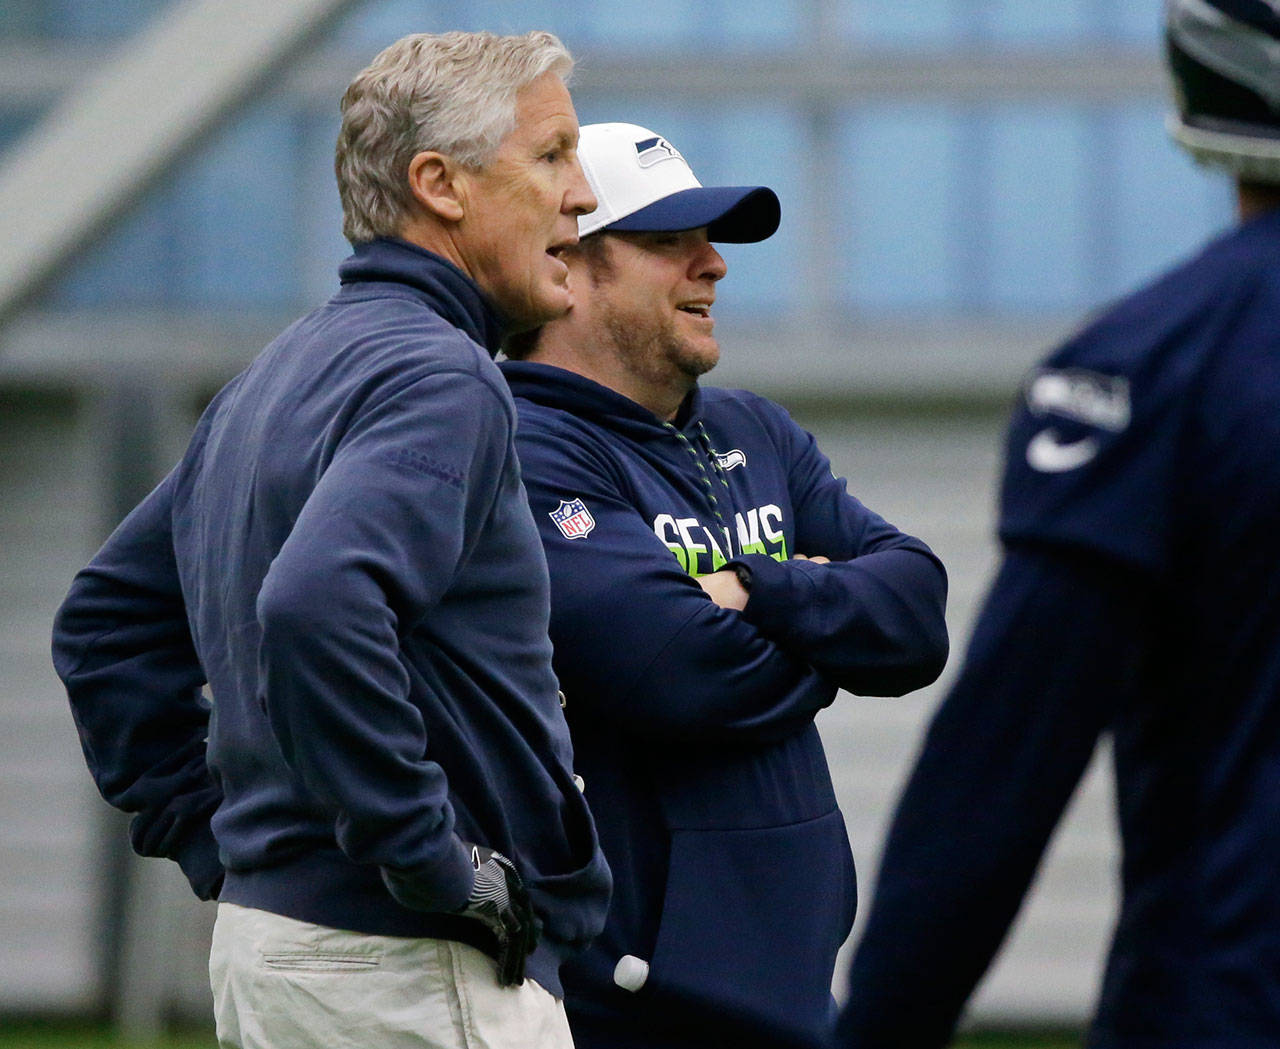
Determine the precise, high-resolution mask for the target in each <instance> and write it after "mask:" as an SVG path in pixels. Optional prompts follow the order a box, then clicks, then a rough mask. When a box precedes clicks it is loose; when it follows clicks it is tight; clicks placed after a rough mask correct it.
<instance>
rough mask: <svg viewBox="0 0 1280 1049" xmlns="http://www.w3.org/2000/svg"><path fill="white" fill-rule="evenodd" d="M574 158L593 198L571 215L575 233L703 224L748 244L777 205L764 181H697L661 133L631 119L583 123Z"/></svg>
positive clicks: (767, 226)
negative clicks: (587, 210)
mask: <svg viewBox="0 0 1280 1049" xmlns="http://www.w3.org/2000/svg"><path fill="white" fill-rule="evenodd" d="M578 159H579V160H580V161H581V162H582V170H583V171H584V172H585V173H586V176H587V181H588V182H589V183H590V184H591V189H592V191H593V192H594V193H595V195H596V200H597V201H599V206H598V207H597V208H596V210H595V211H593V212H592V213H591V214H590V215H582V216H579V218H578V236H580V237H585V236H586V235H587V234H588V233H595V232H597V231H599V230H622V231H626V232H634V233H640V232H654V233H676V232H679V231H681V230H686V229H700V228H701V227H703V226H706V227H707V237H708V238H709V239H710V240H713V241H720V242H722V243H730V244H750V243H754V242H755V241H759V240H764V239H765V238H766V237H771V236H772V235H773V233H774V231H775V230H776V229H777V228H778V223H779V221H780V220H781V217H782V207H781V205H780V204H779V203H778V196H777V194H776V193H774V192H773V190H771V189H768V188H767V187H765V186H703V185H702V183H701V182H699V181H698V180H697V178H696V177H695V176H694V174H693V170H692V169H691V168H690V167H689V164H688V162H687V161H686V160H685V159H684V157H682V156H681V155H680V151H679V150H677V149H676V148H675V146H673V145H672V144H671V143H670V142H668V141H667V140H666V139H665V138H663V137H662V136H661V135H659V134H657V133H656V132H653V131H650V130H649V129H648V128H643V127H640V126H639V125H638V124H587V125H585V126H584V127H583V128H582V130H581V137H580V138H579V139H578Z"/></svg>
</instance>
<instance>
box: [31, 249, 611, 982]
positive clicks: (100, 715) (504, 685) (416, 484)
mask: <svg viewBox="0 0 1280 1049" xmlns="http://www.w3.org/2000/svg"><path fill="white" fill-rule="evenodd" d="M340 274H341V278H342V288H341V290H340V291H339V292H338V294H337V295H335V296H334V298H333V299H331V300H330V301H329V302H328V303H327V304H325V305H324V306H322V307H320V308H319V309H317V310H315V311H314V312H312V313H310V314H309V315H307V316H306V317H304V318H302V319H301V320H299V321H298V322H296V323H295V324H294V325H293V326H291V327H290V328H289V329H288V330H286V331H285V332H284V333H283V334H282V335H281V336H280V337H279V338H277V339H276V340H275V341H274V342H273V343H272V344H271V345H270V346H268V347H267V348H266V349H265V350H264V351H263V352H262V354H261V355H260V356H259V357H258V358H257V359H256V360H255V361H254V362H253V364H251V365H250V366H249V368H248V369H246V370H245V371H244V372H243V373H241V374H240V375H239V376H238V377H237V378H236V379H234V380H232V382H231V383H229V384H228V385H227V386H226V387H225V388H224V389H223V390H222V392H221V393H219V394H218V396H217V397H216V398H215V399H214V401H213V403H212V404H211V405H210V406H209V408H208V410H207V411H206V412H205V413H204V415H203V417H202V418H201V420H200V423H199V425H198V427H197V429H196V432H195V435H194V437H193V438H192V440H191V444H190V446H189V448H188V450H187V453H186V455H185V456H184V457H183V459H182V461H181V462H180V463H179V464H178V466H177V467H176V468H175V469H174V470H173V471H172V472H171V473H170V474H169V476H168V477H166V478H165V480H164V481H163V482H162V483H161V484H160V486H159V487H158V488H157V489H156V490H155V491H154V492H153V493H152V494H151V495H150V496H149V497H148V498H147V499H146V500H145V501H144V502H143V503H142V504H141V505H140V506H139V507H138V508H137V509H136V510H134V512H133V513H132V514H130V516H129V517H128V518H127V519H126V520H125V521H124V523H123V524H122V525H121V526H120V527H119V528H118V529H117V530H116V532H115V533H114V534H113V535H112V536H111V538H110V539H109V540H108V541H107V543H106V545H105V546H104V547H103V548H102V550H101V551H100V552H99V553H98V555H97V556H96V557H95V558H94V559H93V561H92V563H91V564H90V565H89V566H88V568H86V569H85V570H84V571H82V572H81V573H80V574H79V575H78V576H77V577H76V580H75V583H74V584H73V586H72V588H71V592H70V594H69V596H68V597H67V599H66V602H65V603H64V605H63V607H62V609H61V611H60V612H59V615H58V619H57V623H56V626H55V633H54V657H55V663H56V666H57V669H58V672H59V674H60V675H61V676H62V678H63V680H64V681H65V683H66V686H67V691H68V694H69V696H70V698H71V704H72V709H73V712H74V714H75V718H76V724H77V726H78V728H79V730H80V735H81V740H82V742H83V745H84V751H85V756H86V758H87V759H88V762H89V767H90V769H91V771H92V772H93V775H94V778H95V780H96V781H97V783H98V786H99V788H100V789H101V790H102V793H103V794H104V796H105V797H106V798H107V800H108V801H110V802H112V803H113V804H115V805H117V806H119V807H120V808H123V809H125V810H126V811H129V812H134V813H137V815H136V816H135V818H134V821H133V841H134V845H135V848H137V849H138V851H139V852H141V853H143V854H144V855H159V856H170V857H172V858H174V859H176V860H177V861H178V862H179V863H180V864H182V866H183V869H184V870H185V871H186V872H187V874H188V876H189V877H190V878H191V880H192V883H193V886H194V887H195V889H196V891H197V893H198V894H200V895H202V896H208V895H211V894H212V893H214V892H215V891H217V882H218V878H219V877H221V875H222V871H223V869H224V868H225V872H226V873H225V883H224V884H223V885H222V887H221V891H220V892H219V893H218V896H219V898H220V899H221V900H224V901H230V902H232V903H238V904H242V905H244V906H249V907H256V908H260V909H263V910H267V911H272V912H274V913H278V914H283V915H287V916H289V917H292V918H298V919H301V920H304V921H309V922H314V923H318V924H321V925H326V926H331V927H336V928H343V929H351V930H355V931H358V932H367V933H379V934H387V935H397V936H441V937H446V938H452V939H458V940H463V941H466V942H470V943H473V944H474V945H476V946H479V947H482V948H490V947H492V944H491V942H490V941H489V940H488V934H487V932H486V931H485V930H484V929H483V927H482V926H481V925H480V924H479V923H478V922H476V921H474V920H472V919H466V918H461V917H459V916H456V915H453V914H449V913H447V912H450V911H455V910H457V909H459V908H461V907H462V906H463V905H464V904H465V903H466V900H467V897H468V894H469V893H470V890H471V887H472V883H473V880H474V875H473V873H472V870H471V865H470V862H469V858H468V855H467V852H466V851H465V849H464V847H463V842H464V841H467V842H478V843H481V844H485V845H488V846H491V847H492V848H495V849H498V850H499V851H501V852H503V853H505V854H506V855H508V856H509V857H511V858H512V860H513V861H514V862H515V864H516V866H517V867H518V869H519V870H520V872H521V874H522V875H523V877H524V880H525V883H526V885H527V886H528V887H529V891H530V895H531V896H532V899H533V902H534V906H535V908H536V910H537V911H538V913H539V915H540V916H541V918H542V921H543V922H544V931H543V939H542V946H541V947H540V948H539V950H538V953H537V954H535V955H534V956H533V957H532V958H531V959H530V963H529V972H530V975H531V976H533V977H534V978H535V979H537V980H538V981H539V982H540V983H541V984H543V985H544V986H545V987H547V988H548V989H549V990H551V991H553V992H556V993H559V991H560V985H559V981H558V977H557V970H558V967H559V963H560V961H561V960H562V958H563V957H564V956H566V955H567V954H569V953H571V952H572V951H574V950H577V949H579V948H581V947H582V946H583V945H584V944H585V943H586V942H587V940H589V939H590V938H591V937H592V936H593V935H595V933H596V932H597V931H598V930H599V929H600V927H601V925H602V924H603V920H604V913H605V909H606V906H607V897H608V889H609V878H608V872H607V868H606V866H605V863H604V861H603V858H602V855H601V853H600V850H599V847H598V844H597V840H596V836H595V832H594V828H593V824H592V820H591V817H590V814H589V813H588V811H587V808H586V805H585V802H584V800H583V798H582V796H581V792H580V791H579V790H578V789H577V788H576V786H575V785H574V782H573V773H572V770H571V760H572V755H571V749H570V743H569V734H568V728H567V725H566V724H565V720H564V716H563V713H562V712H561V709H560V705H559V701H558V698H557V683H556V680H555V677H554V676H553V672H552V668H551V648H550V643H549V641H548V639H547V617H548V581H547V572H546V561H545V559H544V556H543V553H542V549H541V543H540V542H539V538H538V534H537V530H536V529H535V527H534V525H533V521H532V519H531V517H530V514H529V509H528V505H527V503H526V501H525V498H524V492H523V489H522V486H521V483H520V475H519V469H518V465H517V461H516V457H515V449H514V445H513V431H514V428H515V412H514V406H513V404H512V401H511V396H510V394H509V392H508V391H507V388H506V385H505V383H504V382H503V381H502V377H501V376H500V375H499V373H498V371H497V368H496V367H495V366H494V364H493V362H492V360H491V357H490V355H491V353H492V352H493V351H494V349H495V347H496V345H497V342H498V340H499V338H500V335H501V332H500V328H499V324H498V319H497V317H496V315H495V314H494V313H493V311H492V309H491V307H490V306H489V305H488V304H487V302H486V300H485V299H484V297H483V296H482V294H481V292H480V290H479V288H478V287H477V286H476V285H475V284H474V283H473V282H472V281H471V280H470V279H469V278H467V277H466V276H465V275H464V274H463V273H462V272H461V271H460V270H458V269H456V268H455V267H453V266H451V265H450V264H448V263H446V262H445V261H444V260H442V259H440V258H438V257H436V256H434V255H432V254H430V253H428V252H425V251H422V250H420V249H418V248H415V247H413V246H411V245H409V244H406V243H404V242H400V241H390V240H384V241H375V242H373V243H371V244H368V245H365V246H363V247H361V248H359V249H358V250H357V251H356V252H355V254H354V255H353V256H352V257H351V258H350V259H348V260H347V261H346V262H345V263H344V264H343V265H342V268H341V271H340ZM206 682H207V683H208V686H209V692H210V698H211V700H212V708H210V705H209V704H208V703H207V702H206V701H205V699H204V698H203V697H202V686H203V685H204V684H205V683H206ZM206 736H207V748H206ZM215 841H216V846H215Z"/></svg>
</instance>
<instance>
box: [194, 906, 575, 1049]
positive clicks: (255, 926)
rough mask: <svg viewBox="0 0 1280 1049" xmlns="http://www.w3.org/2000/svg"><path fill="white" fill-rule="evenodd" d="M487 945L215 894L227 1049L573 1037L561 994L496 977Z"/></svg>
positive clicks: (458, 1047) (427, 1047) (215, 953)
mask: <svg viewBox="0 0 1280 1049" xmlns="http://www.w3.org/2000/svg"><path fill="white" fill-rule="evenodd" d="M496 971H497V970H496V966H495V964H494V962H493V960H492V959H491V958H489V956H488V955H486V954H484V952H482V951H478V950H476V949H475V948H474V947H469V946H467V945H466V944H461V943H454V942H452V941H450V940H431V939H410V938H406V937H398V936H370V935H366V934H364V933H354V932H344V931H342V930H340V929H329V928H325V927H324V926H321V925H311V924H308V923H307V922H300V921H295V920H294V919H292V918H285V917H282V916H280V915H278V914H270V913H268V912H266V911H259V910H253V909H250V908H247V907H239V906H237V905H235V904H232V903H220V904H219V905H218V918H217V922H216V923H215V925H214V929H213V949H212V951H211V953H210V956H209V978H210V982H211V984H212V986H213V1000H214V1014H215V1016H216V1018H217V1023H218V1045H219V1046H220V1047H221V1049H525V1047H528V1049H573V1039H572V1037H571V1036H570V1034H569V1023H568V1021H567V1020H566V1019H565V1012H564V1004H563V1003H562V1002H560V1001H559V1000H558V999H557V998H555V997H554V996H553V995H551V994H550V993H549V992H548V991H546V990H544V989H543V988H542V987H539V986H538V985H537V984H536V983H534V982H533V981H532V980H525V982H524V984H523V985H522V986H520V987H499V986H498V981H497V976H496Z"/></svg>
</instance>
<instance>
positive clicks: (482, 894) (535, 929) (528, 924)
mask: <svg viewBox="0 0 1280 1049" xmlns="http://www.w3.org/2000/svg"><path fill="white" fill-rule="evenodd" d="M471 865H472V866H473V867H474V868H475V871H476V883H475V886H474V887H473V888H472V890H471V896H470V898H469V899H468V900H467V905H466V907H464V908H463V909H462V911H461V913H462V914H463V915H465V916H466V917H468V918H475V919H476V920H477V921H480V922H483V923H484V924H485V926H486V927H487V928H488V929H489V930H490V931H491V932H492V933H493V935H494V938H495V939H496V940H497V941H498V985H499V986H500V987H517V986H519V985H520V984H522V983H524V960H525V957H526V956H528V955H530V954H532V953H533V949H534V948H535V947H537V946H538V933H539V931H540V929H539V923H538V919H537V917H536V916H535V915H534V913H533V906H532V904H530V902H529V894H528V892H526V891H525V887H524V882H522V881H521V880H520V875H519V873H518V872H517V871H516V868H515V865H514V864H513V863H512V862H511V861H510V860H509V859H507V858H506V857H505V856H504V855H502V853H500V852H495V851H494V850H493V849H486V848H485V847H484V846H483V845H472V846H471Z"/></svg>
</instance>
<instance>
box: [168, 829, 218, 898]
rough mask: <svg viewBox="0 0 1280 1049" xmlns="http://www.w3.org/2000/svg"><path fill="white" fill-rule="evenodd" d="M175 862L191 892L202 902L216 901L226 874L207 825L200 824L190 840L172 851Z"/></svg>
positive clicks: (211, 832) (215, 842)
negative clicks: (189, 884) (187, 882)
mask: <svg viewBox="0 0 1280 1049" xmlns="http://www.w3.org/2000/svg"><path fill="white" fill-rule="evenodd" d="M170 858H171V859H173V860H175V861H176V862H177V864H178V866H179V867H181V868H182V873H183V874H185V875H186V876H187V881H189V882H190V883H191V891H192V892H194V893H195V894H196V895H197V896H198V897H199V898H200V899H202V900H216V899H217V898H218V893H219V892H220V891H221V889H222V878H223V875H224V874H225V873H226V872H225V871H224V870H223V868H222V860H221V859H219V857H218V843H217V841H215V840H214V837H213V831H212V830H211V829H210V827H209V824H208V823H203V824H201V825H200V826H199V827H198V828H197V829H196V831H195V833H194V834H192V835H191V837H190V839H188V840H187V841H185V842H183V843H182V845H181V846H180V847H179V848H177V849H176V850H174V852H173V854H172V856H171V857H170Z"/></svg>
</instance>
